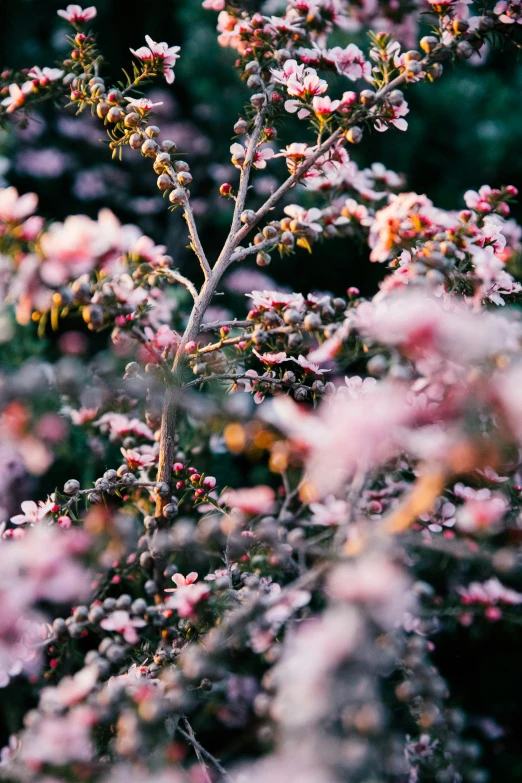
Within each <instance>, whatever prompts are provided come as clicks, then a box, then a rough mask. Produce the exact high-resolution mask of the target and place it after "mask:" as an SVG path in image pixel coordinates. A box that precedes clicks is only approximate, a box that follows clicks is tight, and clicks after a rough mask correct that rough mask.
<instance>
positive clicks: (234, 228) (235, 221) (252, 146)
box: [213, 109, 266, 280]
mask: <svg viewBox="0 0 522 783" xmlns="http://www.w3.org/2000/svg"><path fill="white" fill-rule="evenodd" d="M265 115H266V110H263V109H262V110H261V111H260V112H259V113H258V115H257V117H256V121H255V125H254V130H253V132H252V135H251V137H250V139H249V142H248V146H247V151H246V156H245V162H244V163H243V167H242V169H241V177H240V180H239V189H238V194H237V197H236V205H235V207H234V215H233V217H232V224H231V226H230V231H229V234H228V237H227V239H226V242H225V244H224V246H223V249H222V251H221V253H220V255H219V258H218V260H217V261H216V264H215V265H214V270H213V271H216V270H217V269H219V268H220V263H221V262H222V259H225V268H226V266H228V263H229V261H230V255H231V253H232V251H233V250H234V248H235V247H236V246H237V244H238V243H237V242H236V241H235V238H236V235H237V233H238V231H239V227H240V225H241V213H242V212H243V209H244V207H245V201H246V197H247V193H248V183H249V180H250V172H251V170H252V164H253V162H254V155H255V151H256V149H257V145H258V144H259V139H260V137H261V131H262V129H263V125H264V122H265ZM220 277H221V272H219V273H218V280H219V278H220Z"/></svg>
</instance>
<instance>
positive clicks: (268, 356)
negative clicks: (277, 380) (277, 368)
mask: <svg viewBox="0 0 522 783" xmlns="http://www.w3.org/2000/svg"><path fill="white" fill-rule="evenodd" d="M252 353H253V354H254V356H257V358H258V359H260V360H261V361H262V362H263V364H281V362H290V361H292V359H291V358H290V357H289V356H287V355H286V353H285V352H284V351H280V352H279V353H258V352H257V351H256V349H255V348H254V350H253V351H252Z"/></svg>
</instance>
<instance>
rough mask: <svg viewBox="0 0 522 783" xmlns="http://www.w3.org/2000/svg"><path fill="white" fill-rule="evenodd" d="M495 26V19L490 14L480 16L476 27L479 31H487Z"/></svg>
mask: <svg viewBox="0 0 522 783" xmlns="http://www.w3.org/2000/svg"><path fill="white" fill-rule="evenodd" d="M494 26H495V21H494V19H492V18H491V17H490V16H481V17H480V18H479V21H478V29H479V30H480V32H481V33H487V32H489V30H492V29H493V27H494Z"/></svg>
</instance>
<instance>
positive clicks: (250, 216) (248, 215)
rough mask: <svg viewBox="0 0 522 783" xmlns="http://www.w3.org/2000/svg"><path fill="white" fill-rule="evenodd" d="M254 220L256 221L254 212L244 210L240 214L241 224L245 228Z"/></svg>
mask: <svg viewBox="0 0 522 783" xmlns="http://www.w3.org/2000/svg"><path fill="white" fill-rule="evenodd" d="M255 219H256V213H255V212H254V210H253V209H245V210H244V211H243V212H242V213H241V222H242V223H244V224H245V225H247V226H250V225H252V223H253V222H254V221H255Z"/></svg>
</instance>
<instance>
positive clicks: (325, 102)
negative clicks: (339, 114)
mask: <svg viewBox="0 0 522 783" xmlns="http://www.w3.org/2000/svg"><path fill="white" fill-rule="evenodd" d="M340 105H341V101H332V100H331V99H330V97H329V96H328V95H325V96H324V97H323V98H320V97H318V96H317V95H316V96H315V97H314V98H312V108H313V110H314V113H315V114H317V115H319V116H322V115H327V114H332V113H333V112H334V111H337V109H338V108H339V106H340Z"/></svg>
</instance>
